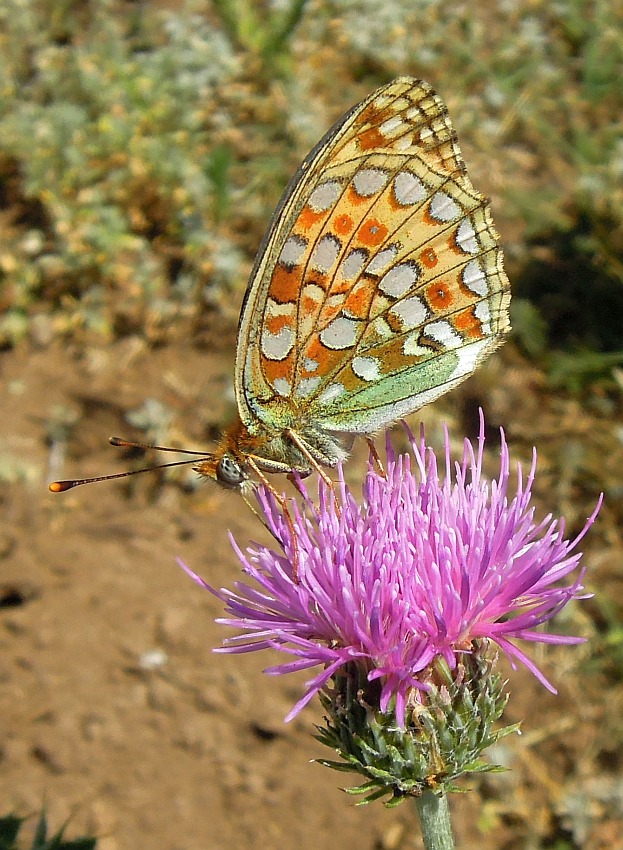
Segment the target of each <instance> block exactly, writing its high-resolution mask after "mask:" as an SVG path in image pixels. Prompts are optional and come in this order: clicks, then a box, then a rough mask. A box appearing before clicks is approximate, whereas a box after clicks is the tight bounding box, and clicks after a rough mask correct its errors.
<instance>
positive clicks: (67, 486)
mask: <svg viewBox="0 0 623 850" xmlns="http://www.w3.org/2000/svg"><path fill="white" fill-rule="evenodd" d="M108 442H109V443H110V445H111V446H118V447H120V448H129V449H155V450H157V451H159V452H177V453H180V454H187V455H194V456H200V457H203V458H205V459H207V455H206V452H196V451H192V450H191V449H174V448H171V447H170V446H152V445H150V444H148V443H137V442H134V441H132V440H124V439H123V438H122V437H110V438H109V440H108ZM189 463H196V460H195V457H193V458H188V460H178V461H175V462H174V463H159V464H157V465H156V466H146V467H145V468H144V469H132V470H130V471H129V472H116V473H114V474H113V475H98V476H95V477H94V478H70V479H68V480H67V481H52V483H51V484H49V485H48V489H49V490H50V491H51V492H52V493H65V492H66V491H67V490H71V489H73V488H74V487H79V486H80V485H81V484H95V483H97V482H98V481H112V480H114V479H115V478H129V476H130V475H138V474H139V473H141V472H151V471H152V470H154V469H168V468H170V467H172V466H185V465H186V464H189Z"/></svg>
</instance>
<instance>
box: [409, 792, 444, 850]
mask: <svg viewBox="0 0 623 850" xmlns="http://www.w3.org/2000/svg"><path fill="white" fill-rule="evenodd" d="M414 799H415V804H416V806H417V810H418V814H419V816H420V825H421V827H422V838H423V839H424V847H425V848H426V850H454V839H453V838H452V826H451V824H450V807H449V805H448V796H447V794H445V793H443V792H442V793H434V792H433V791H424V793H423V794H422V796H421V797H415V798H414Z"/></svg>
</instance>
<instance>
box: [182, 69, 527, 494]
mask: <svg viewBox="0 0 623 850" xmlns="http://www.w3.org/2000/svg"><path fill="white" fill-rule="evenodd" d="M509 301H510V284H509V280H508V278H507V276H506V274H505V271H504V267H503V260H502V251H501V249H500V247H499V245H498V234H497V232H496V230H495V228H494V226H493V222H492V218H491V211H490V207H489V202H488V200H487V198H485V197H484V196H483V195H481V194H480V193H479V192H477V191H476V190H475V189H474V187H473V186H472V184H471V181H470V180H469V178H468V176H467V173H466V169H465V164H464V162H463V159H462V156H461V152H460V149H459V146H458V142H457V137H456V133H455V131H454V129H453V127H452V124H451V122H450V118H449V115H448V112H447V109H446V107H445V105H444V103H443V101H442V100H441V98H440V97H439V96H438V95H437V94H436V93H435V92H434V91H433V89H432V88H431V86H430V85H428V83H425V82H423V81H422V80H416V79H413V78H410V77H399V78H397V79H395V80H394V81H393V82H391V83H389V84H388V85H385V86H383V87H382V88H380V89H378V90H377V91H375V92H374V93H373V94H371V95H370V96H369V97H367V98H366V99H365V100H363V101H362V102H361V103H359V104H357V105H356V106H354V107H353V108H352V109H350V110H349V111H348V112H347V113H346V114H345V115H343V116H342V118H340V119H339V121H337V123H336V124H334V126H333V127H332V128H331V129H330V130H329V131H328V132H327V133H326V135H325V136H324V137H323V138H322V139H321V140H320V141H319V142H318V144H317V145H316V146H315V147H314V148H313V149H312V150H311V152H310V153H309V154H308V156H307V157H306V158H305V160H304V161H303V163H302V165H301V166H300V168H299V169H298V171H297V172H296V174H295V175H294V177H293V178H292V180H291V181H290V183H289V184H288V186H287V188H286V190H285V192H284V195H283V197H282V198H281V200H280V202H279V204H278V206H277V209H276V210H275V212H274V214H273V217H272V220H271V222H270V225H269V228H268V231H267V233H266V235H265V236H264V240H263V242H262V244H261V247H260V250H259V253H258V256H257V258H256V261H255V265H254V267H253V270H252V273H251V277H250V281H249V284H248V287H247V291H246V294H245V298H244V302H243V306H242V311H241V315H240V324H239V334H238V347H237V351H236V370H235V392H236V402H237V407H238V417H237V419H236V421H235V422H234V423H233V424H232V425H231V426H230V427H229V428H228V429H227V430H226V431H225V433H224V435H223V437H222V440H221V441H220V443H219V444H218V446H217V447H216V449H215V451H214V452H213V453H211V454H207V455H206V456H205V457H204V458H203V459H202V461H201V462H199V463H198V464H197V465H196V466H195V469H196V471H197V472H198V473H199V474H200V475H202V476H205V477H207V478H210V479H213V480H215V481H217V482H218V483H219V484H221V485H223V486H224V487H226V488H230V489H242V488H244V487H245V485H246V484H247V482H248V481H249V478H250V477H251V476H255V477H256V478H259V479H260V480H261V481H263V482H264V483H266V477H265V475H264V473H266V472H286V473H290V472H292V471H295V472H298V473H300V474H303V475H305V474H308V473H309V472H310V471H311V470H312V469H316V470H317V471H318V472H320V473H321V474H323V469H322V468H323V467H334V466H336V465H337V463H338V462H339V461H341V460H343V459H344V458H345V457H346V455H347V452H346V450H345V448H344V445H343V443H342V440H341V437H344V436H345V435H349V436H350V437H351V438H352V436H353V435H357V434H363V435H370V434H373V433H374V432H377V431H380V430H382V429H384V428H386V427H387V426H389V425H390V424H391V423H392V422H394V421H395V420H397V419H399V418H401V417H403V416H405V415H407V414H409V413H412V412H413V411H415V410H417V409H418V408H420V407H422V406H423V405H425V404H428V403H429V402H431V401H433V400H434V399H436V398H438V397H439V396H441V395H442V394H443V393H445V392H447V391H448V390H451V389H452V388H453V387H455V386H457V384H459V383H460V382H461V381H463V380H464V379H465V378H467V377H468V376H469V375H470V374H471V373H472V372H473V371H474V369H476V367H477V366H478V365H479V364H480V363H481V362H482V361H483V360H484V359H485V358H486V357H487V356H488V355H489V354H490V353H491V352H492V351H494V350H495V349H496V348H497V347H498V346H499V345H500V344H501V343H502V341H503V338H504V335H505V334H506V333H507V332H508V331H509V330H510V322H509V315H508V307H509ZM323 475H326V473H324V474H323ZM271 489H272V488H271Z"/></svg>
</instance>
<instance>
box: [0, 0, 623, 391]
mask: <svg viewBox="0 0 623 850" xmlns="http://www.w3.org/2000/svg"><path fill="white" fill-rule="evenodd" d="M0 33H1V35H0V61H1V62H2V67H3V75H2V78H1V81H0V216H1V220H2V228H1V229H0V275H1V288H0V344H3V345H5V346H6V345H12V344H14V343H15V342H17V341H19V340H20V339H22V338H25V337H31V338H33V339H34V340H35V341H36V342H38V343H43V344H45V343H46V342H47V341H48V340H51V339H53V338H55V337H57V336H65V337H71V338H80V336H82V335H85V334H96V335H98V336H99V337H100V338H109V339H112V338H115V337H118V336H122V335H126V334H132V333H136V334H140V335H141V336H143V337H145V338H146V339H147V340H148V341H149V342H151V343H158V342H162V341H165V340H166V339H167V338H169V337H170V336H171V335H174V334H176V333H185V334H186V333H187V332H188V328H189V326H190V328H191V331H192V328H193V326H196V324H197V323H198V322H200V321H201V320H202V316H204V314H205V313H207V312H214V311H216V312H217V313H218V314H219V316H221V315H222V316H225V317H226V318H227V321H228V322H230V323H231V326H232V327H233V324H234V322H235V312H236V309H235V305H236V304H238V303H239V302H240V297H241V291H242V288H243V287H244V285H245V284H246V277H247V274H248V271H249V269H250V265H251V262H252V258H253V254H254V251H255V250H256V248H257V246H258V244H259V241H260V239H261V234H262V231H263V230H264V228H265V227H266V225H267V223H268V219H269V217H270V212H271V210H272V208H273V207H274V204H275V203H276V201H277V199H278V197H279V195H280V192H281V191H282V189H283V187H284V185H285V183H286V181H287V179H288V177H289V176H290V175H291V173H292V172H293V170H294V169H295V167H296V164H297V162H298V161H300V159H301V158H302V156H303V155H304V154H305V153H306V152H307V150H308V149H309V147H310V146H311V145H312V144H313V143H314V142H315V141H317V139H318V138H319V137H320V136H321V135H322V133H323V132H324V130H325V129H326V128H327V127H328V125H329V124H330V123H331V121H332V120H334V119H335V118H336V117H337V116H338V115H339V114H340V113H341V112H342V111H343V110H344V109H345V108H347V107H348V106H350V105H351V104H352V103H354V102H356V100H357V99H358V98H360V97H363V96H364V95H365V94H367V93H368V92H369V91H371V90H372V89H373V88H374V87H375V86H377V85H379V84H381V83H383V82H385V81H387V80H389V79H391V78H392V77H394V76H396V75H398V74H413V75H414V76H420V77H423V78H426V79H428V80H430V81H431V82H432V83H433V84H434V85H435V86H436V88H437V89H438V90H439V91H440V93H441V94H442V96H443V97H444V99H445V100H446V102H447V103H448V106H449V109H450V112H451V114H452V116H453V119H454V121H455V124H456V126H457V129H458V130H459V135H460V138H461V140H462V146H463V149H464V151H465V154H466V159H467V161H468V164H469V167H470V173H472V175H473V178H474V182H475V183H476V185H478V186H480V187H482V186H483V182H484V185H485V186H486V187H487V190H488V191H489V193H490V194H492V195H493V203H494V211H495V216H496V220H497V222H498V227H499V229H500V230H501V231H502V233H503V244H504V247H505V250H506V255H507V264H508V266H509V271H510V274H511V278H512V281H513V289H514V305H513V324H514V326H515V333H516V338H517V340H518V343H519V345H520V346H521V347H522V348H523V350H524V351H525V352H526V353H527V354H528V355H529V356H531V357H533V358H536V359H538V360H540V361H541V362H544V363H545V364H546V365H549V368H550V372H551V374H552V377H553V380H555V381H557V382H558V383H562V384H563V385H565V386H566V387H568V388H572V389H574V388H577V387H581V386H582V385H583V383H584V382H585V381H587V380H592V379H593V378H594V377H595V375H600V374H607V373H608V372H609V370H610V369H611V367H612V365H613V364H619V363H620V362H621V359H622V357H623V334H622V332H621V323H622V316H623V119H622V116H623V86H621V73H622V71H623V7H621V6H620V5H617V4H612V3H609V2H605V0H593V1H592V2H585V0H561V1H560V2H556V3H550V2H545V0H533V2H530V3H528V2H519V3H516V4H510V3H508V4H490V3H485V4H481V5H480V6H478V7H477V8H476V7H472V6H470V5H469V4H466V5H464V6H458V7H457V6H456V5H455V4H448V3H442V2H437V1H436V0H426V2H424V0H422V1H421V2H416V3H414V2H412V0H396V2H393V3H391V4H379V3H377V2H375V0H339V2H338V0H334V2H328V0H315V2H314V0H283V2H280V3H277V2H274V3H270V2H266V3H265V4H258V3H256V2H253V0H211V2H209V0H205V2H199V0H192V2H191V0H187V2H181V3H178V4H176V6H175V8H173V7H172V6H171V8H168V7H167V4H166V3H163V4H161V5H158V4H130V3H123V2H122V0H90V2H84V0H64V2H63V3H60V4H59V3H57V2H52V0H6V2H5V3H4V4H3V5H2V8H1V9H0ZM234 289H235V290H236V296H235V297H234V298H231V297H230V296H231V292H232V290H234ZM552 349H560V350H561V351H562V352H563V354H562V359H561V357H560V356H558V355H557V356H552V355H551V353H550V352H551V350H552Z"/></svg>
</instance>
